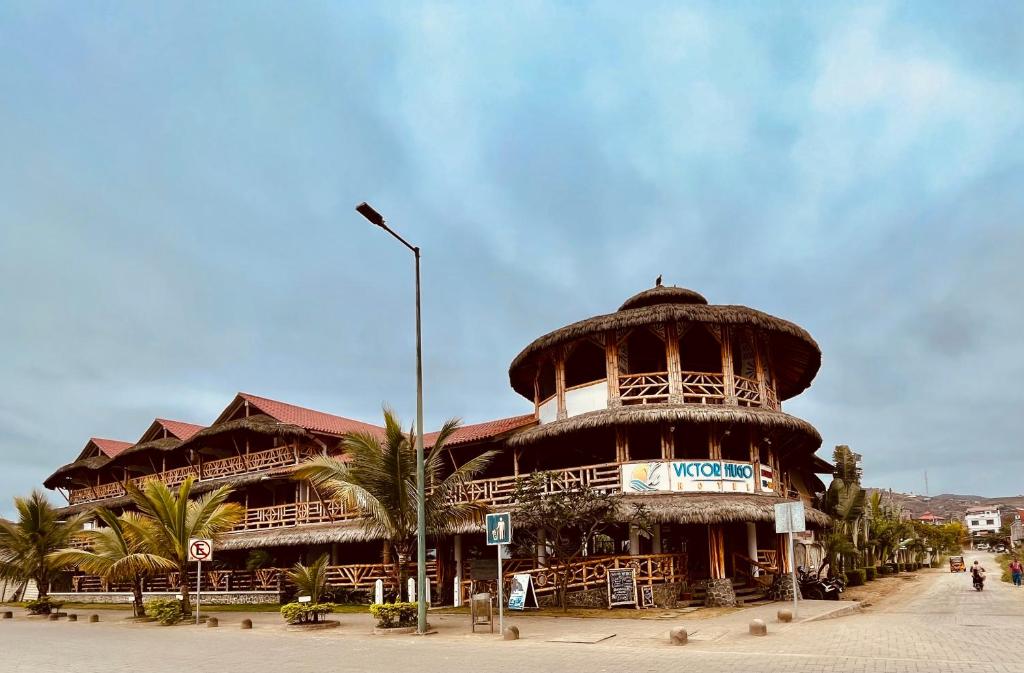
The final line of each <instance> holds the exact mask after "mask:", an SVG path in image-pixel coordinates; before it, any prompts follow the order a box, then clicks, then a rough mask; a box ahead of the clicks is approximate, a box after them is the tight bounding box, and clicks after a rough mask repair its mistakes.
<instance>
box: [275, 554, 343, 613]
mask: <svg viewBox="0 0 1024 673" xmlns="http://www.w3.org/2000/svg"><path fill="white" fill-rule="evenodd" d="M285 575H286V576H287V577H288V579H289V580H291V582H292V583H293V584H294V585H295V587H296V589H298V599H297V600H295V601H292V602H291V603H286V604H285V605H282V606H281V616H282V617H284V620H285V621H286V622H288V625H289V627H293V628H295V629H301V630H310V629H329V628H334V627H337V626H340V624H341V622H339V621H338V620H335V619H325V617H326V616H327V615H328V614H330V613H332V612H334V611H335V610H336V609H337V606H336V605H335V604H334V603H329V602H321V601H320V598H321V597H322V596H323V593H324V588H325V587H326V586H327V554H324V555H322V556H321V557H320V558H318V559H317V560H315V561H313V563H311V564H310V565H308V566H306V565H303V564H302V563H296V564H295V565H294V566H292V568H291V570H289V571H287V572H286V573H285Z"/></svg>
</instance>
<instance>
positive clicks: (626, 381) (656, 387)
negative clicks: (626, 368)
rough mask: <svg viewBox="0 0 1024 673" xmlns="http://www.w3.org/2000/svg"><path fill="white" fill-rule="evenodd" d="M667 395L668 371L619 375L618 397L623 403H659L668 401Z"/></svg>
mask: <svg viewBox="0 0 1024 673" xmlns="http://www.w3.org/2000/svg"><path fill="white" fill-rule="evenodd" d="M668 396H669V385H668V372H649V373H646V374H624V375H621V376H619V399H620V400H621V401H622V403H623V404H659V403H662V402H668Z"/></svg>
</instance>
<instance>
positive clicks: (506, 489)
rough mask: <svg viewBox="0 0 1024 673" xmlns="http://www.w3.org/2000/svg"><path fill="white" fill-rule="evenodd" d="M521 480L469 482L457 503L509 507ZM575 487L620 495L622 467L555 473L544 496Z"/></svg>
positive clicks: (546, 484) (589, 467) (606, 465)
mask: <svg viewBox="0 0 1024 673" xmlns="http://www.w3.org/2000/svg"><path fill="white" fill-rule="evenodd" d="M518 478H519V477H517V476H515V475H509V476H507V477H495V478H493V479H477V480H475V481H467V482H466V483H465V484H464V485H463V487H462V488H460V489H459V490H458V496H459V498H458V499H459V500H460V501H468V500H479V501H481V502H485V503H487V504H488V505H491V506H494V505H508V504H510V503H511V502H512V495H513V493H514V492H515V488H516V480H517V479H518ZM574 486H590V487H591V488H593V489H595V490H598V491H605V492H609V493H613V492H614V493H617V492H618V490H619V464H618V463H602V464H600V465H587V466H585V467H570V468H566V469H564V470H553V471H551V472H550V473H549V474H548V478H547V480H546V481H545V482H544V492H545V493H560V492H563V491H566V490H569V489H570V488H573V487H574Z"/></svg>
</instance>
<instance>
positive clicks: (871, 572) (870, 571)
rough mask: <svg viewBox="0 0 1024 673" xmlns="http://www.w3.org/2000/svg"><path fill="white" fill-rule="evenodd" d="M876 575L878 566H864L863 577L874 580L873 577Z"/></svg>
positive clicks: (869, 580)
mask: <svg viewBox="0 0 1024 673" xmlns="http://www.w3.org/2000/svg"><path fill="white" fill-rule="evenodd" d="M877 576H878V568H876V567H875V566H868V567H867V568H864V579H866V580H867V581H868V582H874V581H875V577H877Z"/></svg>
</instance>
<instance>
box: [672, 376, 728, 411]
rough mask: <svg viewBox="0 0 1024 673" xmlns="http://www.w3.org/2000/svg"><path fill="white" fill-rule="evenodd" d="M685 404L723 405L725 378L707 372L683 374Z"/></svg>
mask: <svg viewBox="0 0 1024 673" xmlns="http://www.w3.org/2000/svg"><path fill="white" fill-rule="evenodd" d="M682 374H683V391H682V392H683V402H684V403H685V404H723V403H724V402H725V376H723V375H722V374H709V373H707V372H683V373H682Z"/></svg>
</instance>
